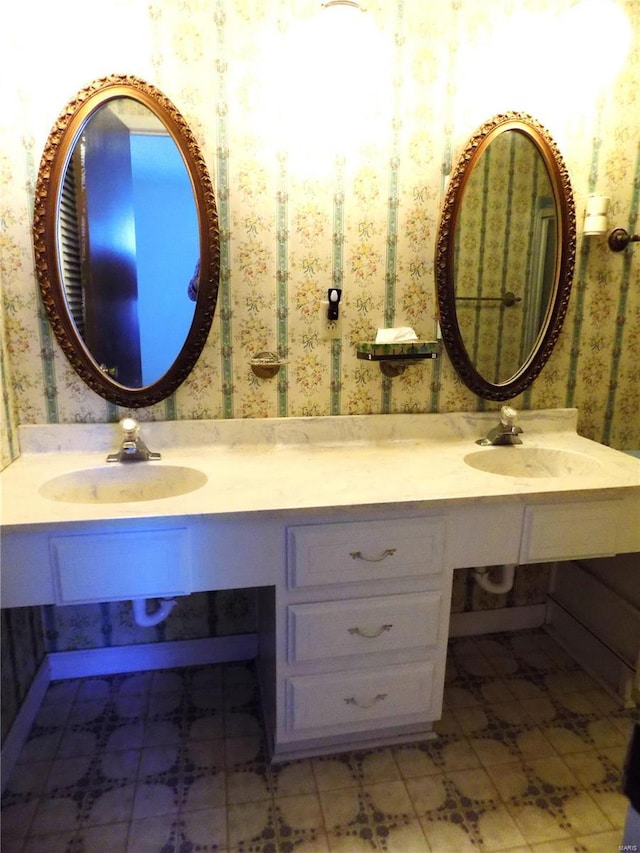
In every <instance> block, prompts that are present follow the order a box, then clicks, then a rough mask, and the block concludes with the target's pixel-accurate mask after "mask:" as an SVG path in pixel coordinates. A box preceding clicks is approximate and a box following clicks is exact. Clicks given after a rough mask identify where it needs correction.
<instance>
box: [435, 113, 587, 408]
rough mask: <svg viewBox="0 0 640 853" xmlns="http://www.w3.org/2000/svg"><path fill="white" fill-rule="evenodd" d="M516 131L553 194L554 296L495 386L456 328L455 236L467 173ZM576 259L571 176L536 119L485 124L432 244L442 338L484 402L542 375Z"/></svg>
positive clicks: (521, 116) (504, 117) (454, 180)
mask: <svg viewBox="0 0 640 853" xmlns="http://www.w3.org/2000/svg"><path fill="white" fill-rule="evenodd" d="M508 130H516V131H519V132H521V133H523V134H525V136H526V137H527V138H528V139H529V140H530V141H531V142H532V144H533V145H534V146H535V148H536V149H537V151H538V152H539V154H540V156H541V157H542V159H543V161H544V164H545V167H546V169H547V173H548V175H549V180H550V182H551V186H552V189H553V196H554V203H555V208H556V215H557V247H558V248H557V255H556V265H555V280H554V283H553V288H552V295H551V299H550V301H549V305H548V307H547V311H546V315H545V317H544V320H543V321H542V326H541V330H540V332H539V334H538V338H537V340H536V343H535V344H534V346H533V349H532V350H531V352H530V354H529V356H528V357H527V359H526V361H525V362H524V364H522V365H521V366H520V367H519V369H518V370H517V371H516V372H515V374H514V375H513V376H512V377H511V378H510V379H508V380H507V381H506V382H503V383H499V384H494V383H493V382H490V381H489V380H487V379H486V378H485V377H484V376H482V375H481V374H480V373H479V372H478V370H477V369H476V368H475V366H474V364H473V363H472V361H471V359H470V358H469V355H468V353H467V350H466V348H465V345H464V341H463V338H462V335H461V332H460V326H459V324H458V319H457V313H456V303H455V270H454V261H455V246H454V242H455V233H456V226H457V223H458V220H459V217H460V208H461V205H462V200H463V197H464V190H465V186H466V184H467V181H468V180H469V177H470V175H471V172H472V170H473V168H474V166H475V165H476V163H477V162H478V160H479V159H480V157H481V156H482V154H483V153H484V151H485V150H486V148H487V146H488V145H489V144H490V143H491V141H492V140H494V139H495V138H496V137H497V136H498V135H499V134H502V133H504V132H506V131H508ZM575 255H576V215H575V205H574V201H573V192H572V189H571V182H570V180H569V173H568V171H567V168H566V166H565V164H564V161H563V159H562V155H561V154H560V151H559V149H558V147H557V145H556V144H555V142H554V141H553V139H552V138H551V136H550V135H549V133H548V132H547V130H546V129H545V128H544V127H543V126H542V125H541V124H540V123H539V122H538V121H536V119H534V118H532V117H531V116H529V115H527V114H525V113H518V112H509V113H504V114H500V115H497V116H495V117H494V118H492V119H490V120H489V121H487V122H485V123H484V124H483V125H482V126H481V127H480V128H479V129H478V130H477V131H476V133H475V134H474V135H473V136H472V137H471V139H470V140H469V142H468V143H467V145H466V147H465V149H464V151H463V153H462V155H461V157H460V160H459V161H458V163H457V165H456V167H455V169H454V171H453V172H452V174H451V178H450V181H449V186H448V188H447V192H446V196H445V199H444V204H443V209H442V214H441V219H440V228H439V233H438V241H437V245H436V258H435V266H436V289H437V297H438V309H439V322H440V328H441V331H442V339H443V341H444V344H445V347H446V349H447V353H448V355H449V358H450V359H451V361H452V363H453V366H454V367H455V369H456V371H457V372H458V374H459V376H460V378H461V379H462V381H463V382H464V383H465V385H466V386H467V387H468V388H470V389H471V390H472V391H473V392H474V393H475V394H477V395H478V396H479V397H482V398H483V399H486V400H496V401H505V400H510V399H512V398H514V397H516V396H517V395H518V394H521V393H522V392H523V391H525V390H526V389H527V388H528V387H529V386H530V385H531V383H532V382H533V381H534V379H535V378H536V377H537V376H538V375H539V374H540V372H541V370H542V368H543V367H544V365H545V364H546V362H547V361H548V359H549V357H550V355H551V352H552V351H553V348H554V346H555V344H556V342H557V340H558V336H559V335H560V331H561V329H562V324H563V322H564V319H565V315H566V313H567V307H568V304H569V296H570V293H571V283H572V279H573V271H574V267H575Z"/></svg>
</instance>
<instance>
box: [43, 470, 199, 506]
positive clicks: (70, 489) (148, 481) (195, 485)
mask: <svg viewBox="0 0 640 853" xmlns="http://www.w3.org/2000/svg"><path fill="white" fill-rule="evenodd" d="M206 482H207V475H206V474H204V473H203V472H202V471H198V470H197V469H196V468H188V467H186V466H182V465H158V464H156V463H155V462H148V463H147V462H129V463H123V464H117V463H114V464H113V465H107V466H104V467H100V468H86V469H83V470H80V471H70V472H69V473H68V474H61V475H60V476H59V477H54V478H53V479H51V480H48V481H47V482H46V483H44V484H43V485H42V486H41V487H40V490H39V491H40V494H41V495H42V496H43V497H45V498H48V499H49V500H52V501H64V502H66V503H90V504H96V503H97V504H111V503H129V502H132V501H153V500H157V499H158V498H173V497H177V496H178V495H185V494H187V493H188V492H193V491H195V490H196V489H199V488H200V487H201V486H204V484H205V483H206Z"/></svg>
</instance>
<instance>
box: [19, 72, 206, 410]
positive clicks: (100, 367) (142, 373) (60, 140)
mask: <svg viewBox="0 0 640 853" xmlns="http://www.w3.org/2000/svg"><path fill="white" fill-rule="evenodd" d="M33 233H34V246H35V258H36V272H37V275H38V281H39V284H40V290H41V293H42V298H43V301H44V305H45V308H46V311H47V314H48V316H49V320H50V322H51V325H52V327H53V330H54V332H55V334H56V336H57V338H58V341H59V342H60V345H61V347H62V350H63V351H64V353H65V355H66V356H67V358H68V359H69V361H70V362H71V365H72V366H73V368H74V369H75V370H76V372H77V373H78V374H79V375H80V376H81V377H82V379H84V381H85V382H86V383H87V385H89V387H91V388H92V389H93V390H94V391H96V392H97V393H98V394H100V395H101V396H102V397H104V398H105V399H107V400H110V401H111V402H113V403H116V404H118V405H121V406H126V407H140V406H149V405H152V404H153V403H156V402H158V401H159V400H162V399H164V398H165V397H167V396H168V395H169V394H171V393H172V392H173V391H174V390H175V389H176V388H177V387H178V386H179V385H180V384H181V383H182V382H183V381H184V379H185V378H186V377H187V376H188V374H189V372H190V371H191V369H192V368H193V365H194V364H195V362H196V361H197V359H198V356H199V355H200V353H201V351H202V348H203V346H204V344H205V341H206V339H207V335H208V333H209V329H210V327H211V322H212V320H213V315H214V312H215V307H216V300H217V294H218V278H219V269H220V249H219V232H218V218H217V212H216V205H215V199H214V195H213V188H212V184H211V180H210V178H209V174H208V172H207V168H206V165H205V162H204V159H203V157H202V154H201V153H200V149H199V146H198V144H197V142H196V140H195V137H194V136H193V134H192V133H191V130H190V129H189V126H188V125H187V123H186V121H185V120H184V118H183V117H182V116H181V115H180V113H179V112H178V110H177V109H176V108H175V106H174V105H173V104H172V103H171V102H170V101H169V100H168V99H167V98H166V97H165V96H164V95H163V94H162V93H161V92H160V91H158V89H156V88H155V87H154V86H152V85H150V84H149V83H145V82H144V81H143V80H140V79H138V78H136V77H132V76H116V75H114V76H110V77H105V78H101V79H100V80H96V81H95V82H93V83H91V84H90V85H89V86H88V87H86V88H85V89H83V90H82V91H81V92H79V93H78V95H76V97H75V98H74V99H73V100H72V101H71V102H70V103H69V104H67V106H66V107H65V109H64V111H63V112H62V114H61V115H60V117H59V118H58V121H57V122H56V124H55V125H54V127H53V130H52V131H51V133H50V134H49V138H48V140H47V143H46V146H45V149H44V153H43V156H42V160H41V163H40V169H39V172H38V180H37V184H36V194H35V211H34V226H33Z"/></svg>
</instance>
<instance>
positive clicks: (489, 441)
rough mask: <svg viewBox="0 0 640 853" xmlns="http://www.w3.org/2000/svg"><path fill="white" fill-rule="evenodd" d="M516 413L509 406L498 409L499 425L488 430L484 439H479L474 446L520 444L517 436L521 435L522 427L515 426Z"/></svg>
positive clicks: (520, 440)
mask: <svg viewBox="0 0 640 853" xmlns="http://www.w3.org/2000/svg"><path fill="white" fill-rule="evenodd" d="M517 417H518V413H517V412H516V410H515V409H512V408H511V406H503V407H502V408H501V409H500V423H499V424H498V426H496V427H494V428H493V429H490V430H489V432H488V433H487V435H486V437H485V438H479V439H477V441H476V444H481V445H483V446H484V447H487V446H489V445H491V446H493V447H495V446H497V445H501V444H522V439H521V438H519V437H518V436H519V435H520V434H521V433H522V427H519V426H516V418H517Z"/></svg>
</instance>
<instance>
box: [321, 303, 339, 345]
mask: <svg viewBox="0 0 640 853" xmlns="http://www.w3.org/2000/svg"><path fill="white" fill-rule="evenodd" d="M328 311H329V300H328V299H323V300H322V302H321V303H320V337H321V338H322V340H325V341H335V340H337V339H339V338H341V337H342V317H341V316H338V319H337V320H335V321H334V322H332V321H331V320H329V319H328V318H327V313H328Z"/></svg>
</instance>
